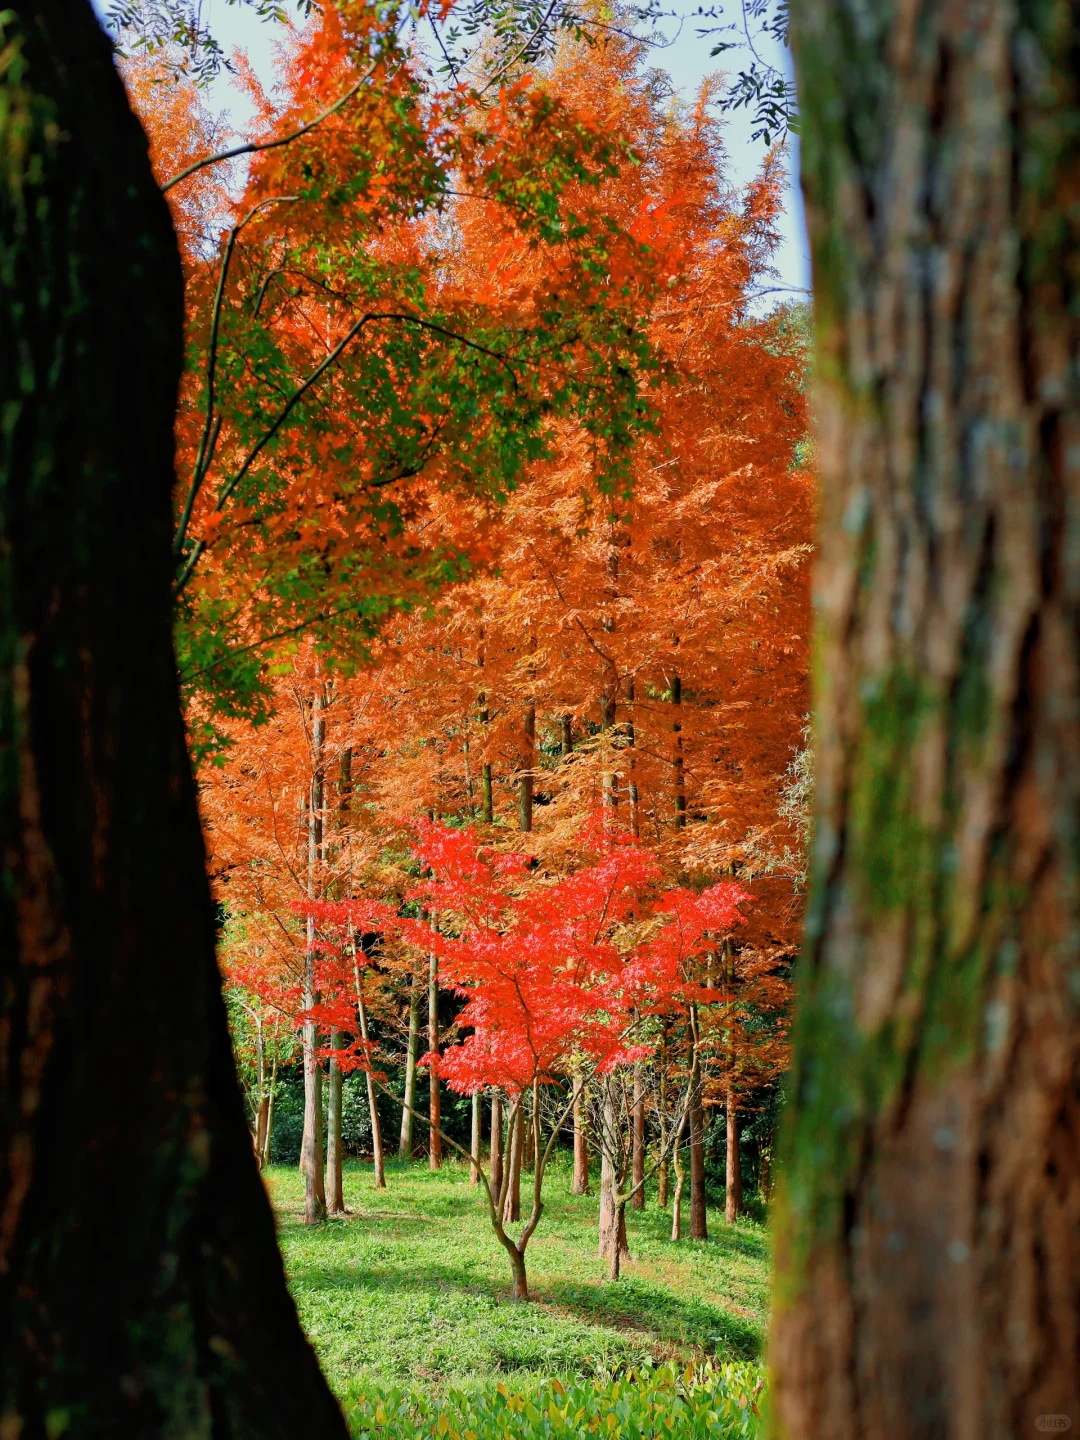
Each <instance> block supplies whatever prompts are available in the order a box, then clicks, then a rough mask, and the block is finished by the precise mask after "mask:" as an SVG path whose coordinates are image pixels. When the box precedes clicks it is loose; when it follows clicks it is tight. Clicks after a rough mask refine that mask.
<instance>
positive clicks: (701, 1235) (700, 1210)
mask: <svg viewBox="0 0 1080 1440" xmlns="http://www.w3.org/2000/svg"><path fill="white" fill-rule="evenodd" d="M690 1235H691V1238H692V1239H694V1240H707V1239H708V1238H709V1222H708V1218H707V1216H706V1211H705V1111H704V1108H703V1107H702V1104H701V1097H700V1095H698V1096H697V1097H696V1098H695V1099H694V1100H692V1101H691V1103H690Z"/></svg>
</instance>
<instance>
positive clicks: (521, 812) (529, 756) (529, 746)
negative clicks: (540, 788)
mask: <svg viewBox="0 0 1080 1440" xmlns="http://www.w3.org/2000/svg"><path fill="white" fill-rule="evenodd" d="M522 729H523V732H524V737H525V744H524V752H523V756H522V771H521V780H520V781H519V784H518V829H519V830H524V831H526V832H528V831H530V830H532V827H533V767H534V766H535V764H536V706H535V705H530V706H528V707H527V709H526V711H525V720H524V724H523V726H522Z"/></svg>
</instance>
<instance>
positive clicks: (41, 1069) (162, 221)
mask: <svg viewBox="0 0 1080 1440" xmlns="http://www.w3.org/2000/svg"><path fill="white" fill-rule="evenodd" d="M0 23H2V27H3V32H4V35H3V45H4V47H5V61H4V66H3V69H2V72H0V154H2V155H3V164H2V165H0V414H2V415H3V417H4V418H3V429H2V437H3V438H2V440H0V756H2V757H3V758H2V761H0V851H2V853H3V865H4V872H5V879H4V883H3V884H2V885H0V978H2V984H0V1080H2V1083H0V1217H2V1220H0V1415H2V1416H3V1429H4V1431H5V1433H10V1434H11V1435H13V1436H14V1435H16V1434H18V1435H21V1436H22V1437H23V1440H31V1437H42V1436H44V1435H45V1434H46V1433H47V1432H48V1433H51V1434H57V1433H59V1430H58V1429H57V1428H56V1427H57V1417H64V1418H65V1420H66V1425H67V1433H69V1434H71V1435H76V1434H77V1435H78V1436H80V1437H90V1440H98V1437H100V1440H105V1437H113V1436H119V1435H138V1436H144V1437H153V1436H165V1435H170V1436H173V1435H180V1434H183V1435H185V1436H190V1437H192V1440H196V1437H211V1436H220V1437H225V1436H228V1437H230V1440H240V1437H244V1440H248V1437H250V1440H265V1437H290V1440H291V1437H295V1436H297V1435H310V1436H319V1437H324V1436H325V1437H335V1440H339V1437H340V1440H344V1437H345V1434H346V1430H345V1425H344V1423H343V1421H342V1419H341V1416H340V1413H339V1411H338V1408H337V1405H336V1403H335V1402H334V1400H333V1398H332V1396H331V1394H330V1392H329V1390H328V1389H327V1387H326V1385H325V1383H324V1381H323V1379H322V1377H321V1375H320V1374H319V1370H318V1366H317V1364H316V1361H315V1357H314V1355H313V1353H312V1351H311V1348H310V1346H309V1345H308V1343H307V1341H306V1340H305V1338H304V1336H303V1334H302V1332H301V1330H300V1327H299V1324H298V1323H297V1318H296V1311H295V1309H294V1307H293V1303H292V1301H291V1300H290V1298H289V1295H288V1292H287V1290H286V1288H285V1279H284V1274H283V1271H282V1266H281V1261H280V1258H279V1255H278V1251H277V1247H276V1244H275V1239H274V1227H273V1220H272V1217H271V1213H270V1208H269V1205H268V1203H267V1200H266V1196H265V1193H264V1191H263V1187H262V1184H261V1182H260V1180H259V1175H258V1170H257V1168H256V1164H255V1159H254V1156H253V1154H252V1147H251V1141H250V1136H249V1134H248V1129H247V1124H246V1118H245V1109H244V1104H243V1101H242V1098H241V1095H240V1090H239V1087H238V1085H237V1082H236V1076H235V1072H234V1068H233V1058H232V1052H231V1046H230V1043H229V1034H228V1029H227V1025H226V1018H225V1008H224V1005H223V1003H222V998H221V989H220V981H219V977H218V973H217V968H216V965H215V961H214V910H213V906H212V904H211V900H210V894H209V889H208V886H207V881H206V872H205V861H204V855H203V847H202V839H201V836H200V832H199V820H198V813H197V809H196V803H195V788H194V785H193V783H192V777H191V770H190V766H189V762H188V758H187V754H186V750H185V743H184V732H183V726H182V723H181V717H180V705H179V697H178V693H177V684H176V672H175V667H174V662H173V653H172V645H171V638H170V621H171V615H170V576H171V570H172V565H171V559H170V549H171V543H170V542H171V535H170V532H171V513H170V494H171V488H172V484H173V422H174V415H175V402H176V394H177V385H178V379H179V373H180V362H181V346H182V329H183V305H182V292H181V278H180V267H179V261H178V259H177V253H176V246H175V243H174V240H173V237H172V232H171V229H170V225H169V218H168V214H167V211H166V208H165V204H164V202H163V201H162V199H161V197H160V195H159V194H158V192H157V189H156V187H155V185H154V183H153V180H152V177H151V173H150V166H149V163H148V158H147V149H146V141H145V139H144V137H143V135H142V132H141V131H140V129H139V126H138V124H137V123H136V121H135V120H134V119H133V117H132V115H131V113H130V111H129V109H128V106H127V102H126V100H125V97H124V92H123V87H122V86H121V84H120V81H119V80H118V78H117V77H116V75H115V73H114V70H113V66H112V61H111V58H110V55H109V47H108V44H107V42H106V40H105V39H104V37H103V36H102V34H101V32H100V30H99V27H98V24H97V21H96V20H95V18H94V15H93V12H92V10H91V9H90V7H89V5H84V4H78V3H71V0H64V3H60V0H34V3H26V4H19V5H18V8H17V10H16V12H15V14H12V12H11V11H10V10H8V11H7V12H6V14H5V16H4V19H3V21H2V22H0ZM106 1039H107V1040H108V1042H109V1043H104V1041H105V1040H106ZM133 1176H136V1177H137V1178H138V1186H137V1194H134V1195H133V1193H132V1190H131V1179H132V1177H133ZM47 1415H48V1418H46V1417H47Z"/></svg>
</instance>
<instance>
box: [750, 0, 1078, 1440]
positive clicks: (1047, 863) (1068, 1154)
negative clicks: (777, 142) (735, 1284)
mask: <svg viewBox="0 0 1080 1440" xmlns="http://www.w3.org/2000/svg"><path fill="white" fill-rule="evenodd" d="M791 17H792V31H793V39H794V45H795V51H796V59H797V74H798V80H799V90H800V99H801V103H802V106H803V111H804V116H803V136H804V139H803V152H802V156H803V159H802V163H803V186H804V189H805V193H806V197H807V207H808V217H809V227H810V236H811V242H812V246H813V257H814V288H815V296H816V304H817V328H818V343H819V354H820V359H819V375H820V391H819V401H818V418H819V428H820V465H821V471H822V482H823V483H822V512H823V513H822V536H821V559H820V565H819V569H818V574H817V584H816V590H817V593H818V596H819V621H818V623H819V629H820V637H819V639H820V656H819V661H818V664H817V667H816V673H817V674H818V675H819V676H820V677H822V678H821V689H820V692H819V695H818V701H817V705H818V727H817V728H818V742H817V745H818V748H817V836H816V843H815V858H814V878H813V889H812V899H811V905H810V912H809V920H808V935H807V942H806V952H805V958H804V960H803V962H802V970H803V985H804V989H803V994H802V997H801V1009H800V1013H799V1016H798V1019H797V1021H796V1038H795V1051H796V1061H795V1071H794V1075H793V1077H792V1080H791V1085H790V1094H791V1096H792V1102H793V1103H792V1107H791V1113H790V1123H789V1133H788V1137H787V1157H786V1159H787V1163H786V1167H785V1169H784V1170H782V1171H781V1178H780V1192H781V1193H780V1196H779V1201H778V1206H777V1210H778V1228H779V1234H778V1286H777V1310H776V1317H775V1321H774V1331H773V1340H772V1347H771V1354H772V1359H773V1364H774V1370H775V1386H774V1401H775V1407H776V1412H777V1414H778V1417H779V1427H780V1431H781V1433H782V1434H784V1435H787V1436H790V1437H803V1436H810V1435H823V1436H824V1435H827V1436H829V1437H830V1440H854V1437H859V1440H871V1437H874V1440H877V1437H882V1440H884V1437H886V1436H887V1437H888V1440H914V1437H919V1440H922V1437H930V1436H933V1437H935V1440H937V1437H950V1440H953V1437H955V1440H959V1437H968V1436H971V1437H975V1436H978V1437H979V1440H1006V1437H1009V1440H1011V1437H1014V1436H1017V1435H1026V1434H1035V1433H1037V1429H1036V1422H1037V1421H1038V1419H1039V1417H1046V1416H1067V1417H1069V1418H1070V1419H1071V1421H1072V1424H1073V1425H1075V1424H1077V1423H1080V1066H1078V1061H1080V883H1078V882H1080V828H1078V817H1080V674H1078V657H1080V610H1078V601H1080V543H1078V538H1077V537H1078V535H1080V478H1078V476H1080V472H1078V463H1080V461H1078V457H1080V449H1078V446H1077V436H1078V434H1080V389H1078V379H1080V321H1078V310H1077V279H1078V272H1080V233H1078V226H1080V212H1078V210H1077V204H1076V193H1077V177H1078V174H1080V93H1078V90H1080V66H1078V63H1077V62H1078V55H1080V12H1078V10H1077V7H1076V6H1075V5H1074V4H1068V3H1065V0H1025V3H1020V4H1017V3H1013V0H951V3H949V4H938V5H913V4H898V3H894V4H878V5H866V4H863V3H856V0H798V3H793V4H792V7H791ZM1051 1425H1052V1422H1046V1421H1044V1423H1043V1425H1042V1426H1040V1427H1039V1428H1042V1429H1049V1428H1051ZM1061 1428H1064V1427H1063V1426H1062V1427H1061Z"/></svg>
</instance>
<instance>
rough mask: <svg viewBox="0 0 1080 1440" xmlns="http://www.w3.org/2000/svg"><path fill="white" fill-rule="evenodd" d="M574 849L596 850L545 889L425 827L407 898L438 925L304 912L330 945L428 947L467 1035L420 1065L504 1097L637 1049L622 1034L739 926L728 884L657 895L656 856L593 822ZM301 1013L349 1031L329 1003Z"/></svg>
mask: <svg viewBox="0 0 1080 1440" xmlns="http://www.w3.org/2000/svg"><path fill="white" fill-rule="evenodd" d="M582 845H583V848H585V847H587V846H590V845H596V846H599V847H601V848H602V851H603V853H601V854H600V855H599V858H597V859H596V860H595V861H594V862H593V864H591V865H589V866H587V867H586V868H584V869H582V870H579V871H578V872H577V873H575V874H573V875H570V876H567V877H566V878H564V879H561V880H557V881H554V882H545V881H544V880H543V879H539V878H537V879H534V878H532V877H530V875H529V871H528V865H527V861H526V857H524V856H521V855H505V854H499V853H495V852H493V851H491V849H490V848H489V847H486V846H485V845H484V844H483V843H482V842H481V841H480V840H479V838H478V837H477V835H476V833H475V832H474V831H472V830H470V829H466V830H459V829H454V828H451V827H449V826H445V825H437V824H433V823H431V822H430V821H424V822H422V823H421V824H419V825H418V826H417V840H416V844H415V847H414V854H415V858H416V859H417V860H418V861H419V862H420V864H421V865H422V866H423V867H424V868H425V870H426V871H427V872H428V874H427V877H426V878H425V879H423V880H421V881H420V882H419V883H418V884H416V885H415V886H414V887H413V888H412V890H411V891H410V892H409V899H410V900H411V901H413V902H415V903H420V904H423V905H424V906H425V907H427V908H428V909H429V910H430V911H434V912H435V914H436V915H437V916H438V919H439V922H440V926H439V928H436V927H434V926H432V925H431V924H430V923H429V922H427V921H424V920H421V919H416V918H413V917H408V916H402V915H398V914H395V913H392V912H391V910H390V907H388V906H377V905H372V904H371V903H370V902H366V901H354V900H346V901H336V902H325V903H322V904H318V905H311V906H307V907H304V911H305V913H306V914H309V915H311V916H312V917H313V918H314V919H315V921H316V923H317V925H318V926H319V928H320V931H321V932H322V933H323V934H324V935H325V934H327V933H329V932H335V933H336V934H337V937H338V944H339V946H341V947H342V949H343V950H344V949H345V948H347V947H348V945H349V943H350V941H349V939H348V936H349V935H350V934H351V932H352V931H353V930H354V929H355V928H356V927H358V926H362V927H365V928H370V929H375V928H377V929H378V930H379V932H380V934H381V935H383V936H384V937H389V936H390V935H394V936H395V937H396V938H397V939H398V940H400V941H403V942H404V943H405V944H406V945H409V946H411V947H413V948H414V949H416V950H417V951H419V952H421V953H423V952H425V951H428V950H434V951H436V953H437V954H438V957H439V964H440V973H441V977H442V979H443V982H444V983H445V984H447V985H448V986H449V987H450V988H453V989H455V990H456V991H457V993H458V994H459V995H461V996H462V997H463V998H464V999H465V1000H466V1004H465V1007H464V1009H463V1010H462V1012H461V1014H460V1015H459V1016H458V1027H459V1029H462V1030H467V1031H468V1032H469V1033H468V1034H467V1035H466V1037H465V1039H464V1040H462V1041H460V1042H459V1043H457V1044H454V1045H451V1046H449V1047H448V1048H447V1049H446V1050H445V1051H444V1052H443V1054H442V1056H441V1058H437V1057H435V1056H433V1055H428V1056H426V1057H425V1063H427V1064H433V1063H438V1066H439V1069H440V1072H441V1074H442V1075H443V1076H444V1077H445V1079H446V1080H447V1082H448V1083H449V1084H450V1085H451V1087H452V1088H453V1089H455V1090H458V1091H461V1092H463V1093H465V1094H469V1093H471V1092H472V1091H474V1090H477V1089H479V1088H481V1087H484V1086H489V1085H498V1086H501V1087H503V1088H504V1089H506V1090H509V1091H510V1092H511V1093H516V1092H519V1091H521V1090H523V1089H526V1088H528V1087H529V1086H530V1085H531V1084H532V1083H533V1081H534V1080H540V1081H547V1080H550V1079H551V1078H553V1077H554V1076H555V1075H557V1074H560V1073H565V1072H566V1071H568V1070H569V1069H570V1067H571V1065H572V1064H573V1063H574V1062H575V1061H578V1062H580V1061H581V1060H582V1059H584V1060H585V1061H586V1062H587V1063H590V1064H591V1065H593V1066H595V1067H596V1068H598V1069H600V1070H604V1069H610V1068H612V1067H613V1066H616V1065H622V1064H629V1063H632V1062H633V1061H634V1060H636V1059H640V1058H643V1057H644V1056H645V1055H647V1054H649V1053H650V1052H651V1046H650V1045H648V1044H643V1043H642V1042H641V1039H640V1037H639V1036H637V1035H635V1027H636V1026H637V1025H638V1023H639V1021H640V1019H641V1017H642V1016H643V1015H644V1014H647V1013H656V1012H659V1011H664V1012H671V1011H672V1010H679V1009H681V1008H682V1007H683V1005H684V1004H685V1001H686V1000H687V998H689V997H690V995H691V993H692V992H693V991H694V989H695V987H694V986H693V985H691V984H689V982H688V979H687V975H688V966H690V964H691V962H692V961H693V960H694V959H695V957H696V956H697V954H698V953H699V951H700V949H701V948H702V947H703V946H704V945H706V944H708V943H711V944H712V945H714V946H715V945H716V944H718V943H719V941H720V939H721V937H722V935H723V934H724V933H726V932H727V931H729V930H730V929H731V928H732V927H733V926H734V925H737V924H738V923H740V921H741V919H742V916H741V914H740V911H739V908H738V907H739V905H740V904H742V903H745V902H746V901H747V900H748V899H749V898H750V897H749V896H748V895H747V894H746V893H745V892H744V891H742V890H741V889H740V888H739V887H738V886H736V885H734V884H730V883H724V884H720V885H716V886H713V887H711V888H710V889H709V890H706V891H704V892H702V893H701V894H700V895H693V894H691V892H689V891H685V890H677V891H672V892H664V891H662V890H660V889H659V881H660V870H659V867H658V865H657V863H656V860H655V858H654V857H653V856H652V855H650V854H649V853H648V852H647V851H646V850H644V849H643V848H642V847H641V846H639V845H638V844H636V843H635V841H634V840H633V837H631V836H627V835H622V834H617V833H616V834H613V833H611V832H610V830H606V829H604V827H603V826H602V824H601V825H598V824H597V823H596V822H595V821H591V822H590V824H589V826H588V827H587V829H586V832H585V834H583V836H582ZM649 915H651V916H653V917H654V919H655V920H656V921H657V922H658V923H657V925H656V927H655V928H654V930H653V931H652V933H650V934H649V935H648V936H647V937H646V938H645V939H638V938H636V931H635V928H634V927H635V926H637V927H638V929H640V922H641V921H642V920H643V919H645V918H646V917H647V916H649ZM446 932H449V933H446ZM324 943H325V942H324ZM324 983H325V981H324ZM308 1013H309V1015H310V1016H312V1017H313V1018H318V1019H320V1023H324V1024H334V1025H335V1026H337V1028H339V1029H349V1024H348V1023H347V1017H346V1016H345V1015H344V1014H343V1013H342V1012H340V1011H338V1010H337V1009H335V1008H333V1007H327V1006H325V1005H324V1006H321V1007H317V1009H316V1010H313V1011H310V1012H308ZM358 1063H363V1061H362V1060H361V1061H360V1062H358Z"/></svg>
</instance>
